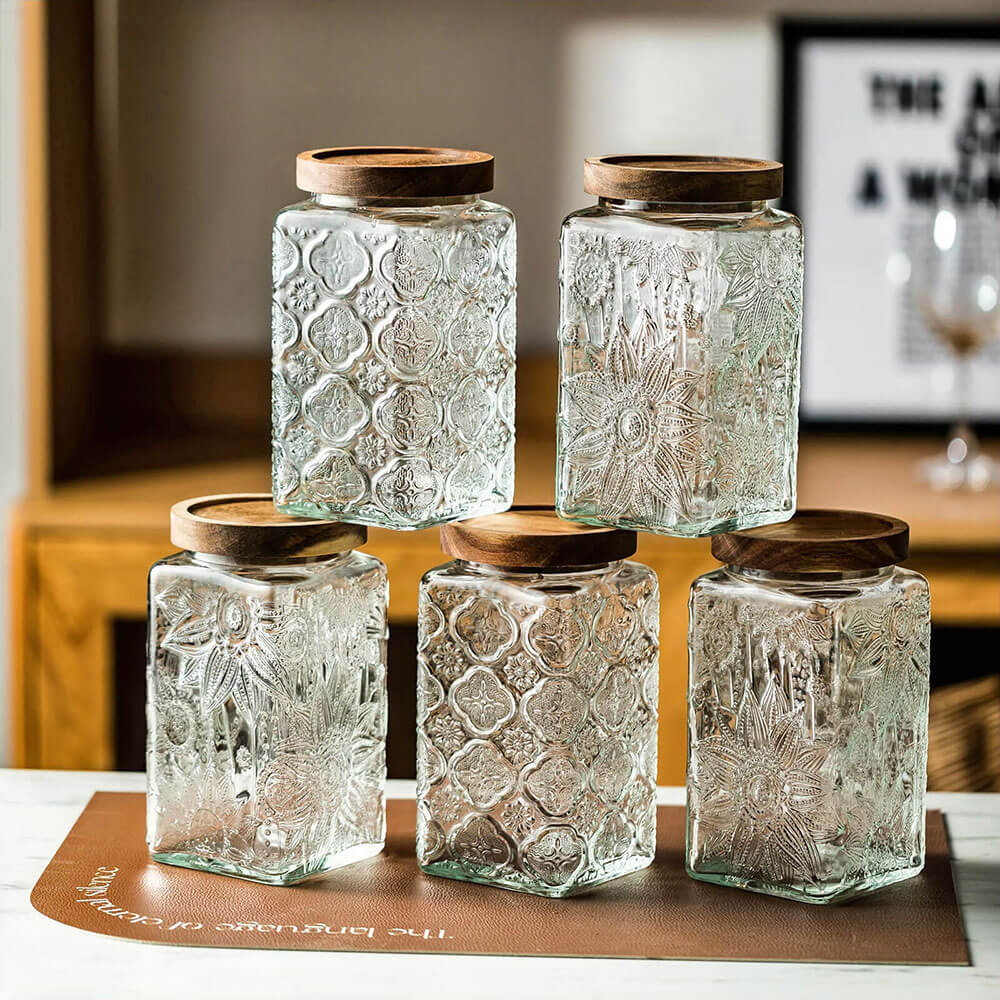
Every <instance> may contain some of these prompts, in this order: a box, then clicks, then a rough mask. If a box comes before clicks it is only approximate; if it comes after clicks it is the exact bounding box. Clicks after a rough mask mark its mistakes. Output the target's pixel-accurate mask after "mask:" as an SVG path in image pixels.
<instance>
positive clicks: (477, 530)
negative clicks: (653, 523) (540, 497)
mask: <svg viewBox="0 0 1000 1000" xmlns="http://www.w3.org/2000/svg"><path fill="white" fill-rule="evenodd" d="M635 547H636V535H635V532H634V531H623V530H621V529H619V528H606V527H600V526H597V525H590V524H580V523H578V522H576V521H566V520H564V519H563V518H561V517H559V516H558V515H557V514H556V512H555V510H554V509H553V508H552V507H511V509H510V510H508V511H505V512H504V513H502V514H487V515H485V516H484V517H472V518H469V520H467V521H454V522H452V523H451V524H446V525H444V527H442V528H441V548H442V549H443V550H444V551H445V552H447V553H448V555H450V556H454V557H455V558H456V559H465V560H467V561H468V562H481V563H486V564H487V565H490V566H502V567H504V568H507V569H547V568H557V567H558V568H572V567H574V566H592V565H595V564H597V563H606V562H615V561H616V560H618V559H627V558H628V557H629V556H631V555H634V554H635Z"/></svg>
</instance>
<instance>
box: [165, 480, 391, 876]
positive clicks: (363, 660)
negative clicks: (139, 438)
mask: <svg viewBox="0 0 1000 1000" xmlns="http://www.w3.org/2000/svg"><path fill="white" fill-rule="evenodd" d="M171 522H172V524H171V537H172V540H173V541H174V543H175V544H176V545H178V546H180V547H181V548H182V549H184V551H182V552H180V553H178V554H176V555H173V556H170V557H168V558H166V559H163V560H161V561H160V562H158V563H156V564H155V565H154V566H153V567H152V569H151V570H150V574H149V661H148V667H147V722H148V726H147V730H148V743H147V758H146V765H147V775H148V778H147V791H148V805H147V842H148V845H149V849H150V852H151V854H152V856H153V858H154V859H155V860H157V861H162V862H166V863H169V864H176V865H181V866H183V867H187V868H197V869H202V870H206V871H212V872H218V873H223V874H228V875H235V876H239V877H242V878H247V879H253V880H256V881H260V882H267V883H272V884H279V885H284V884H290V883H294V882H298V881H301V880H302V879H304V878H308V877H309V876H311V875H316V874H318V873H320V872H323V871H326V870H328V869H330V868H336V867H340V866H341V865H344V864H348V863H350V862H352V861H355V860H359V859H361V858H364V857H368V856H370V855H372V854H376V853H378V852H379V851H380V850H381V849H382V846H383V844H384V841H385V803H384V787H385V775H386V767H385V731H386V686H385V639H386V603H387V597H388V589H387V581H386V573H385V568H384V566H383V565H382V564H381V563H380V562H379V561H378V560H377V559H375V558H373V557H371V556H368V555H366V554H364V553H360V552H355V551H353V546H355V545H358V544H361V543H363V542H364V541H365V529H364V528H363V527H357V526H352V525H344V524H340V523H335V522H330V521H318V520H315V521H303V520H302V519H297V518H291V517H287V516H285V515H281V514H279V513H278V512H276V511H275V509H274V506H273V504H272V502H271V497H270V496H268V495H266V494H265V495H258V494H242V495H234V496H220V497H202V498H199V499H196V500H189V501H184V502H182V503H179V504H177V505H176V506H175V507H174V509H173V511H172V514H171Z"/></svg>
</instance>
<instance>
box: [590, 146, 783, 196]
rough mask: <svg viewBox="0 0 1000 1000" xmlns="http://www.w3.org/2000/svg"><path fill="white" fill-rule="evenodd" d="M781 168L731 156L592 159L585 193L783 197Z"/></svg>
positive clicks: (608, 194) (613, 157) (772, 163)
mask: <svg viewBox="0 0 1000 1000" xmlns="http://www.w3.org/2000/svg"><path fill="white" fill-rule="evenodd" d="M782 169H783V168H782V166H781V164H780V163H777V162H775V161H774V160H748V159H744V158H741V157H732V156H658V155H641V156H625V155H613V156H588V157H587V158H586V159H585V160H584V161H583V189H584V191H586V192H587V193H588V194H596V195H597V196H598V197H600V198H620V199H623V200H631V201H662V202H693V203H697V202H714V203H725V202H747V201H765V200H767V199H769V198H779V197H780V196H781V181H782Z"/></svg>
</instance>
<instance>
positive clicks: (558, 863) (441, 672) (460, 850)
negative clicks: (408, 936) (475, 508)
mask: <svg viewBox="0 0 1000 1000" xmlns="http://www.w3.org/2000/svg"><path fill="white" fill-rule="evenodd" d="M442 546H443V548H444V549H445V551H446V552H448V553H449V554H451V555H453V556H455V557H456V559H455V561H454V562H452V563H449V564H447V565H445V566H442V567H440V568H438V569H435V570H431V571H430V572H429V573H428V574H427V575H426V576H425V577H424V579H423V581H422V583H421V588H420V597H419V621H418V631H419V637H418V650H419V653H418V666H417V670H418V689H417V718H418V727H417V798H418V813H417V859H418V862H419V863H420V866H421V868H422V869H423V870H424V871H425V872H428V873H430V874H433V875H443V876H445V877H448V878H456V879H461V880H466V881H471V882H479V883H483V884H486V885H493V886H500V887H504V888H508V889H516V890H520V891H523V892H530V893H535V894H538V895H543V896H566V895H570V894H572V893H574V892H579V891H581V890H583V889H586V888H589V887H591V886H594V885H597V884H599V883H601V882H605V881H608V880H609V879H613V878H617V877H618V876H621V875H625V874H628V873H629V872H633V871H636V870H638V869H640V868H645V867H646V866H647V865H649V864H650V863H651V861H652V859H653V853H654V848H655V841H656V806H655V789H656V735H657V680H658V676H659V675H658V660H657V654H658V627H659V593H658V589H657V583H656V577H655V575H654V574H653V572H652V571H651V570H649V569H648V568H647V567H645V566H643V565H641V564H639V563H634V562H629V561H625V559H626V557H627V556H628V555H631V554H632V553H633V552H634V550H635V535H634V533H632V532H626V531H618V530H614V529H606V528H593V527H586V526H583V525H574V524H571V523H569V522H566V521H562V520H560V519H559V518H557V517H556V516H555V514H554V512H553V511H552V509H551V508H549V509H544V508H514V509H513V510H511V511H510V512H508V513H506V514H500V515H494V516H492V517H482V518H476V519H473V520H471V521H466V522H458V523H456V524H452V525H448V526H447V527H446V528H445V529H443V531H442Z"/></svg>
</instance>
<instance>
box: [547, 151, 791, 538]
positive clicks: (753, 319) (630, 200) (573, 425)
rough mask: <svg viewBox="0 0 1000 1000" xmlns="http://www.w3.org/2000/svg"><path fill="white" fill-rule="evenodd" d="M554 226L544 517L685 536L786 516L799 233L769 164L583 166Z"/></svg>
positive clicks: (678, 160) (617, 160) (710, 161)
mask: <svg viewBox="0 0 1000 1000" xmlns="http://www.w3.org/2000/svg"><path fill="white" fill-rule="evenodd" d="M584 177H585V184H584V186H585V188H586V190H587V191H588V192H590V193H591V194H595V195H597V196H598V204H597V205H596V206H595V207H592V208H588V209H584V210H582V211H579V212H576V213H574V214H572V215H570V216H569V217H568V218H567V219H566V221H565V222H564V224H563V229H562V240H561V253H560V287H561V305H560V318H559V339H560V371H561V376H560V396H559V416H558V426H557V444H558V458H557V484H556V498H557V499H556V505H557V508H558V510H559V513H560V514H562V515H563V516H564V517H568V518H573V519H575V520H580V521H584V522H588V523H593V524H609V525H618V526H621V527H628V528H634V529H638V530H641V531H654V532H662V533H665V534H671V535H680V536H700V535H704V534H711V533H716V532H720V531H730V530H735V529H739V528H746V527H751V526H753V525H758V524H766V523H772V522H775V521H780V520H784V519H787V518H788V517H790V516H791V513H792V511H793V510H794V509H795V466H796V456H797V433H798V380H799V339H800V330H801V323H802V319H801V316H802V228H801V225H800V224H799V221H798V220H797V219H796V218H795V217H794V216H792V215H788V214H787V213H783V212H779V211H777V210H775V209H773V208H770V207H769V206H768V204H767V199H769V198H776V197H777V196H778V195H780V193H781V165H780V164H777V163H773V162H770V161H760V160H734V159H724V158H707V157H626V156H609V157H594V158H590V159H588V160H587V161H586V167H585V174H584Z"/></svg>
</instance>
